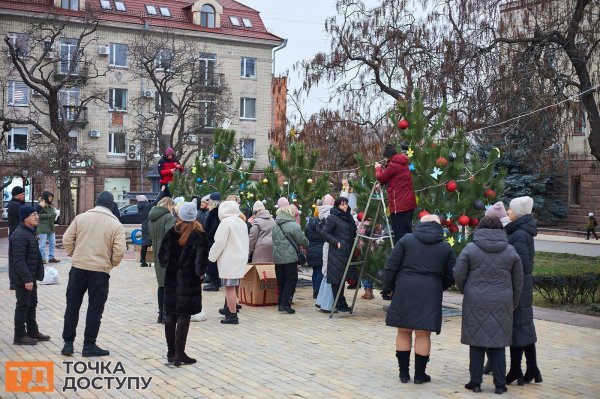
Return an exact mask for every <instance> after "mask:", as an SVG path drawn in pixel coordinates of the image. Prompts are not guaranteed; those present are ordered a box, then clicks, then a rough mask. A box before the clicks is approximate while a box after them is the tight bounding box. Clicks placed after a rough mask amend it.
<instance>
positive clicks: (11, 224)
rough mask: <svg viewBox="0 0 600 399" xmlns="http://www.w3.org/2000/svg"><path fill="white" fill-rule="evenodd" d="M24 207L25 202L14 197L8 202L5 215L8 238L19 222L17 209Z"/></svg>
mask: <svg viewBox="0 0 600 399" xmlns="http://www.w3.org/2000/svg"><path fill="white" fill-rule="evenodd" d="M23 205H25V201H19V200H18V199H16V198H15V197H12V198H11V199H10V201H9V202H8V206H7V213H8V236H9V237H10V236H11V235H12V233H14V231H15V230H16V229H17V227H19V225H20V224H21V221H20V220H19V209H21V207H22V206H23Z"/></svg>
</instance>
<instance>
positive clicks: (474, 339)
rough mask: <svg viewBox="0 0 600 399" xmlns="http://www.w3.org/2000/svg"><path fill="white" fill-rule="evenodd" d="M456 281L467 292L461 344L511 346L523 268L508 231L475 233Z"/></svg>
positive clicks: (460, 262) (459, 264) (458, 263)
mask: <svg viewBox="0 0 600 399" xmlns="http://www.w3.org/2000/svg"><path fill="white" fill-rule="evenodd" d="M454 279H455V281H456V285H457V286H458V289H459V290H460V291H461V292H462V293H464V297H463V304H462V333H461V339H460V342H462V343H463V344H465V345H471V346H478V347H482V348H504V347H506V346H509V345H510V344H511V342H512V325H513V309H515V308H516V307H517V305H518V303H519V298H520V296H521V289H522V288H523V267H522V266H521V259H520V258H519V255H517V251H516V250H515V249H514V247H513V246H512V245H509V244H508V239H507V237H506V233H505V232H504V230H496V229H477V230H475V234H474V235H473V242H471V243H469V244H467V246H466V247H465V248H464V249H463V250H462V252H461V253H460V255H459V256H458V259H457V261H456V266H455V267H454Z"/></svg>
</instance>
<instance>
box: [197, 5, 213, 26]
mask: <svg viewBox="0 0 600 399" xmlns="http://www.w3.org/2000/svg"><path fill="white" fill-rule="evenodd" d="M200 26H204V27H205V28H214V27H215V9H214V8H213V6H211V5H209V4H205V5H203V6H202V8H201V9H200Z"/></svg>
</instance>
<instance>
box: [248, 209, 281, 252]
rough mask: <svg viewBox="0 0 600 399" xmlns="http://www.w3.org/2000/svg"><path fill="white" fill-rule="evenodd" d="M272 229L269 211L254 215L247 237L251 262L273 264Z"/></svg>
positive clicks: (272, 223)
mask: <svg viewBox="0 0 600 399" xmlns="http://www.w3.org/2000/svg"><path fill="white" fill-rule="evenodd" d="M274 227H275V220H273V216H271V214H270V213H269V211H267V210H266V209H263V210H260V211H258V212H257V213H256V216H255V217H254V222H253V223H252V227H251V228H250V237H249V239H250V252H251V253H252V262H254V263H257V262H273V228H274Z"/></svg>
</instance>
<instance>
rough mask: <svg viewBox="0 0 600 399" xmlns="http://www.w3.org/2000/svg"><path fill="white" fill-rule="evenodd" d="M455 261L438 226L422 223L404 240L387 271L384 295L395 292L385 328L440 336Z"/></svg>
mask: <svg viewBox="0 0 600 399" xmlns="http://www.w3.org/2000/svg"><path fill="white" fill-rule="evenodd" d="M455 261H456V257H455V255H454V251H453V250H452V247H450V244H448V242H446V241H445V240H444V230H443V228H442V226H441V225H440V224H439V223H436V222H424V223H419V224H417V225H416V226H415V230H414V231H413V232H412V233H408V234H406V235H405V236H404V237H402V238H401V239H400V240H399V241H398V242H397V243H396V244H395V246H394V250H393V251H392V253H391V254H390V256H389V257H388V259H387V262H386V265H385V270H384V283H383V292H392V291H393V292H394V295H393V297H392V303H391V304H390V307H389V309H388V311H387V316H386V318H385V324H387V325H388V326H392V327H402V328H410V329H413V330H425V331H435V332H436V334H439V333H440V331H441V330H442V293H443V291H445V290H446V289H448V287H450V286H451V285H452V284H453V283H454V279H453V278H452V268H453V267H454V262H455Z"/></svg>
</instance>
